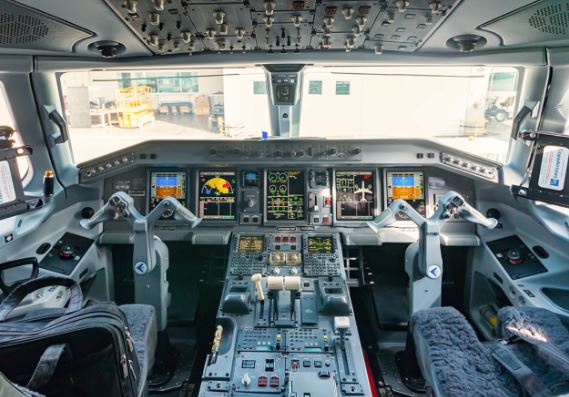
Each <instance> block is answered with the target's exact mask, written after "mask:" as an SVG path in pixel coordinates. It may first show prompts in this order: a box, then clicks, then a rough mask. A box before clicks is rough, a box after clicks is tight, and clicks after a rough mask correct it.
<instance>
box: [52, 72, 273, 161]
mask: <svg viewBox="0 0 569 397" xmlns="http://www.w3.org/2000/svg"><path fill="white" fill-rule="evenodd" d="M265 80H266V78H265V72H264V69H263V68H260V67H255V68H235V69H227V68H226V69H191V70H175V71H173V70H144V71H140V70H138V71H81V72H68V73H65V74H63V75H62V77H61V87H62V93H63V100H64V107H65V115H66V119H67V121H68V123H69V133H70V137H71V145H72V148H73V155H74V157H75V161H76V162H78V163H80V162H83V161H87V160H90V159H92V158H95V157H99V156H102V155H105V154H107V153H110V152H113V151H116V150H119V149H122V148H125V147H128V146H132V145H134V144H137V143H140V142H145V141H150V140H162V139H245V138H251V137H260V136H261V132H262V131H267V132H268V133H269V132H270V120H269V102H268V98H267V92H266V83H265Z"/></svg>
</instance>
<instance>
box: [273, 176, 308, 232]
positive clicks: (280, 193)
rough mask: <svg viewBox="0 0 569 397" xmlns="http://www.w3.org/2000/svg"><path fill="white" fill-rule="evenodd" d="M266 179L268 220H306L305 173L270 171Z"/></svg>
mask: <svg viewBox="0 0 569 397" xmlns="http://www.w3.org/2000/svg"><path fill="white" fill-rule="evenodd" d="M266 177H267V178H266V181H265V186H266V192H267V195H266V217H267V220H268V221H302V220H304V196H305V193H306V192H305V190H306V188H305V182H304V171H300V170H268V171H267V173H266Z"/></svg>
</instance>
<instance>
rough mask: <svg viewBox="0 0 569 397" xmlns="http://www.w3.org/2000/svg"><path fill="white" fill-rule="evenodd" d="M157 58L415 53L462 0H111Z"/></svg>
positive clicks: (119, 13)
mask: <svg viewBox="0 0 569 397" xmlns="http://www.w3.org/2000/svg"><path fill="white" fill-rule="evenodd" d="M106 1H107V3H109V5H110V6H111V7H112V8H113V10H115V12H116V13H117V14H118V15H119V16H120V17H121V18H122V19H123V20H124V21H125V22H126V23H127V24H128V26H129V27H130V28H131V29H132V30H133V31H134V32H135V33H136V34H137V35H138V36H139V37H140V38H141V40H142V41H144V42H145V43H146V45H147V46H148V47H149V48H150V49H151V50H152V51H153V52H154V53H156V54H171V53H177V52H178V53H179V52H186V53H194V52H201V51H214V52H226V51H245V52H249V51H267V52H277V51H278V52H300V51H304V50H322V51H328V50H330V51H334V50H336V51H347V52H349V51H352V50H365V49H368V50H372V51H376V52H377V53H381V52H382V51H383V50H387V51H405V52H413V51H416V50H417V49H418V48H420V47H421V44H422V43H423V42H424V41H425V39H426V38H427V37H428V35H429V34H430V33H431V32H433V31H434V29H436V27H437V26H438V24H440V23H442V21H443V20H444V18H445V17H447V16H448V14H449V12H450V10H451V9H452V8H453V7H455V6H456V5H457V3H458V2H459V1H460V0H379V1H358V0H344V1H336V0H334V1H326V0H250V1H248V0H242V1H223V0H222V1H215V0H200V1H187V0H182V1H175V2H173V1H167V0H106Z"/></svg>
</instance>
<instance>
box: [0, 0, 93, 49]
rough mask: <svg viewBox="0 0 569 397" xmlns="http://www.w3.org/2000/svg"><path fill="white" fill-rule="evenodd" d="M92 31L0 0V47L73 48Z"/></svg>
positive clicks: (8, 1)
mask: <svg viewBox="0 0 569 397" xmlns="http://www.w3.org/2000/svg"><path fill="white" fill-rule="evenodd" d="M90 36H93V33H91V32H89V31H87V30H85V29H82V28H80V27H78V26H75V25H72V24H70V23H69V22H66V21H63V20H61V19H58V18H56V17H54V16H52V15H48V14H46V13H44V12H42V11H39V10H36V9H34V8H31V7H28V6H26V5H23V4H20V3H17V2H15V1H13V0H0V48H10V49H18V48H21V49H27V50H48V51H66V52H71V51H73V46H74V45H75V43H77V42H78V41H80V40H83V39H86V38H88V37H90Z"/></svg>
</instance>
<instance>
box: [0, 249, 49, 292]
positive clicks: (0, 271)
mask: <svg viewBox="0 0 569 397" xmlns="http://www.w3.org/2000/svg"><path fill="white" fill-rule="evenodd" d="M24 265H32V274H31V275H30V277H28V278H26V279H23V280H18V281H16V282H15V283H13V284H11V285H8V284H6V283H5V282H4V270H7V269H12V268H14V267H19V266H24ZM39 271H40V265H39V263H38V260H37V258H36V257H35V256H32V257H30V258H22V259H16V260H14V261H10V262H4V263H0V290H2V292H3V293H4V296H7V295H9V294H10V292H12V290H13V289H14V288H16V287H17V286H18V285H19V284H21V283H23V282H25V281H27V280H30V279H34V278H36V277H37V276H38V274H39Z"/></svg>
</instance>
